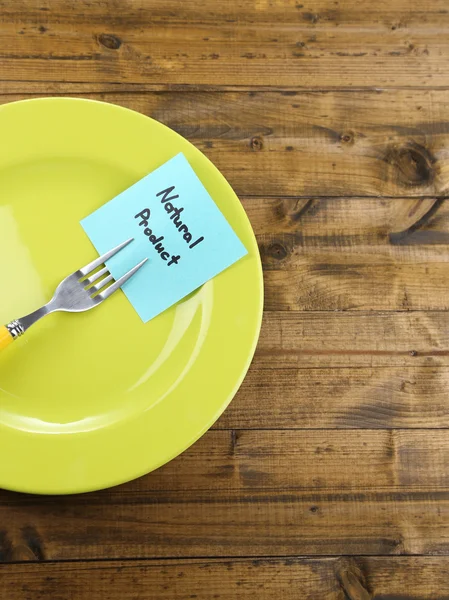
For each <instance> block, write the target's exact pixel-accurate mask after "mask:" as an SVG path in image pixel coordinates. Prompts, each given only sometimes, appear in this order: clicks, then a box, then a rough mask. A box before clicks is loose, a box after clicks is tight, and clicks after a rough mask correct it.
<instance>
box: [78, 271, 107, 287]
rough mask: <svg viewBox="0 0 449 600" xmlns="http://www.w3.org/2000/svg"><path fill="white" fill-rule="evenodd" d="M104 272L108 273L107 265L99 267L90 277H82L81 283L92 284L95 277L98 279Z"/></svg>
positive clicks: (95, 279)
mask: <svg viewBox="0 0 449 600" xmlns="http://www.w3.org/2000/svg"><path fill="white" fill-rule="evenodd" d="M106 273H109V269H108V268H107V267H104V268H103V269H101V271H97V272H96V273H94V274H93V275H91V276H90V277H86V279H83V281H82V282H81V283H82V284H83V285H85V286H87V285H92V283H95V282H96V281H97V279H100V277H103V275H106Z"/></svg>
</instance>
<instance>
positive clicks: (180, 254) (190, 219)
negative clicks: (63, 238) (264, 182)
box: [81, 154, 247, 322]
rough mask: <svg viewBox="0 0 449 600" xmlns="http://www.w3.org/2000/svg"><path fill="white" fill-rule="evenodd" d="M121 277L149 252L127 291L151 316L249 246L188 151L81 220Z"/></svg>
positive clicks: (142, 313)
mask: <svg viewBox="0 0 449 600" xmlns="http://www.w3.org/2000/svg"><path fill="white" fill-rule="evenodd" d="M81 225H82V227H83V228H84V231H85V232H86V233H87V235H88V236H89V238H90V240H91V242H92V243H93V244H94V246H95V248H96V249H97V251H98V253H99V254H103V253H104V252H107V251H108V250H109V249H111V248H113V247H114V246H117V245H118V244H120V243H121V242H123V241H125V240H127V239H129V238H134V241H133V242H132V243H131V244H129V246H127V247H126V248H124V249H123V250H121V251H120V252H119V253H118V254H117V255H116V256H114V257H113V258H112V259H111V260H110V261H108V267H109V269H110V271H111V273H112V275H113V276H114V278H115V279H118V278H119V277H121V276H122V275H123V274H124V273H126V272H127V271H128V270H129V269H130V268H132V267H133V266H134V265H136V264H137V263H138V262H140V261H141V260H143V259H144V258H148V261H147V262H146V263H145V265H144V266H143V267H142V268H141V269H140V271H138V272H137V273H136V274H135V275H134V276H133V277H132V278H131V279H130V280H129V282H127V283H126V284H125V285H124V287H123V291H124V292H125V294H126V296H127V297H128V299H129V300H130V302H131V304H132V305H133V306H134V308H135V309H136V311H137V312H138V314H139V316H140V317H141V319H142V320H143V321H144V322H146V321H149V320H150V319H152V318H153V317H155V316H156V315H158V314H159V313H161V312H162V311H164V310H165V309H167V308H169V307H170V306H172V305H173V304H175V303H176V302H178V300H181V299H182V298H184V297H185V296H187V295H188V294H190V292H193V291H194V290H196V289H197V288H198V287H200V286H201V285H202V284H203V283H205V282H206V281H208V280H209V279H211V278H212V277H214V276H215V275H217V274H218V273H220V272H221V271H223V270H224V269H226V268H227V267H229V266H230V265H232V264H233V263H234V262H236V261H237V260H239V259H240V258H242V257H243V256H244V255H245V254H247V250H246V248H245V246H244V245H243V244H242V242H241V241H240V240H239V238H238V237H237V235H236V234H235V233H234V231H233V229H232V228H231V226H230V225H229V223H228V222H227V221H226V219H225V218H224V216H223V215H222V213H221V212H220V210H219V209H218V207H217V205H216V204H215V202H214V201H213V200H212V198H211V197H210V195H209V194H208V192H207V191H206V189H205V188H204V186H203V185H202V183H201V181H200V180H199V179H198V177H197V176H196V174H195V172H194V171H193V169H192V167H191V166H190V164H189V162H188V161H187V159H186V158H185V157H184V155H183V154H178V155H176V156H175V157H174V158H172V159H170V160H169V161H168V162H166V163H165V164H163V165H162V166H161V167H159V168H158V169H156V170H155V171H153V172H152V173H150V174H149V175H147V176H146V177H144V178H143V179H141V180H140V181H138V182H137V183H135V184H134V185H132V186H131V187H130V188H128V189H127V190H125V191H124V192H122V193H121V194H119V195H118V196H116V197H115V198H113V199H112V200H111V201H110V202H107V203H106V204H104V205H103V206H101V207H100V208H99V209H98V210H96V211H95V212H93V213H92V214H91V215H89V216H88V217H86V218H85V219H83V220H82V221H81Z"/></svg>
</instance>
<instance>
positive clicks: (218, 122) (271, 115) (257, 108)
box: [0, 59, 449, 243]
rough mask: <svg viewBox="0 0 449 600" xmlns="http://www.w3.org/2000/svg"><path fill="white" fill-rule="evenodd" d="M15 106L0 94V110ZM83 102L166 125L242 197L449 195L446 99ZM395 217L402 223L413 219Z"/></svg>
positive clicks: (303, 95)
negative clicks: (7, 104) (2, 105)
mask: <svg viewBox="0 0 449 600" xmlns="http://www.w3.org/2000/svg"><path fill="white" fill-rule="evenodd" d="M33 64H34V63H33ZM46 64H47V63H46ZM0 72H1V59H0ZM2 89H5V86H3V88H2ZM23 97H24V96H23V95H8V94H2V95H1V96H0V102H3V103H4V102H8V101H11V100H16V99H18V98H23ZM83 97H89V98H92V99H98V100H105V101H107V102H112V103H116V104H120V105H121V106H125V107H128V108H131V109H133V110H137V111H139V112H142V113H144V114H146V115H149V116H152V117H154V118H155V119H157V120H159V121H161V122H163V123H165V124H166V125H168V126H169V127H171V128H172V129H174V130H175V131H177V132H178V133H180V134H181V135H183V136H185V137H187V138H188V139H189V140H190V141H191V142H193V143H194V144H195V145H196V146H197V147H198V148H199V149H200V150H202V151H204V152H205V154H206V155H207V156H208V157H209V158H210V159H211V160H212V161H213V162H214V164H215V165H216V166H217V167H218V168H219V169H220V170H221V171H222V172H223V174H224V175H225V176H226V177H227V179H228V180H229V181H230V183H231V184H232V186H233V187H234V188H235V190H236V192H237V193H238V194H240V195H242V196H255V195H256V196H262V197H267V196H274V198H275V199H279V198H280V197H282V196H292V197H295V199H297V198H298V197H301V198H302V197H304V198H307V199H309V198H311V197H322V196H343V197H346V198H347V197H349V196H375V197H378V196H391V197H423V196H433V197H445V196H446V195H447V194H448V190H449V183H448V182H449V158H448V153H447V145H448V143H449V116H448V111H447V106H448V105H449V91H446V90H441V91H436V90H426V91H415V90H413V91H405V90H394V91H383V92H382V91H378V92H352V93H347V92H221V93H213V92H207V93H206V92H182V93H174V92H170V93H169V92H167V93H145V94H143V93H132V94H131V93H121V94H118V93H105V94H83ZM279 210H282V207H281V208H280V209H279ZM368 210H369V209H368ZM293 212H294V213H295V209H293ZM386 212H387V211H386ZM357 216H359V214H358V213H357ZM390 216H391V217H392V218H393V216H394V215H393V209H391V215H390ZM403 216H404V219H405V221H406V222H410V221H411V220H412V219H413V216H412V215H411V216H408V217H406V215H403ZM349 218H351V217H349ZM364 220H365V222H366V217H365V218H364ZM352 222H353V221H352ZM394 224H395V225H396V227H398V229H395V230H393V233H396V232H397V233H400V232H401V231H403V230H402V229H401V227H402V226H403V225H404V223H401V222H400V220H399V214H397V215H396V222H395V223H394ZM286 233H287V232H286ZM289 233H290V232H289ZM422 242H423V243H425V239H423V240H422ZM442 242H443V240H442V239H440V243H442Z"/></svg>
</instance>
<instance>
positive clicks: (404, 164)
mask: <svg viewBox="0 0 449 600" xmlns="http://www.w3.org/2000/svg"><path fill="white" fill-rule="evenodd" d="M386 159H387V162H389V163H390V164H391V165H392V166H393V167H394V168H395V173H396V176H397V177H398V179H399V181H400V183H402V184H403V185H406V186H410V187H412V186H413V187H415V186H428V185H429V184H430V183H432V181H433V180H434V177H435V169H434V164H435V162H436V159H435V157H434V156H433V155H432V153H431V152H430V151H429V150H428V149H427V148H425V147H424V146H421V145H419V144H416V143H415V142H410V143H409V144H407V145H406V146H402V147H399V148H396V147H393V148H390V149H389V151H388V152H387V156H386Z"/></svg>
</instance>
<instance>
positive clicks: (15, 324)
mask: <svg viewBox="0 0 449 600" xmlns="http://www.w3.org/2000/svg"><path fill="white" fill-rule="evenodd" d="M23 332H24V331H23V327H22V325H21V324H20V323H19V321H11V323H8V325H2V326H0V350H3V349H4V348H6V347H7V346H9V345H10V344H12V342H13V341H14V340H15V339H17V338H18V337H19V336H20V335H22V334H23Z"/></svg>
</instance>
